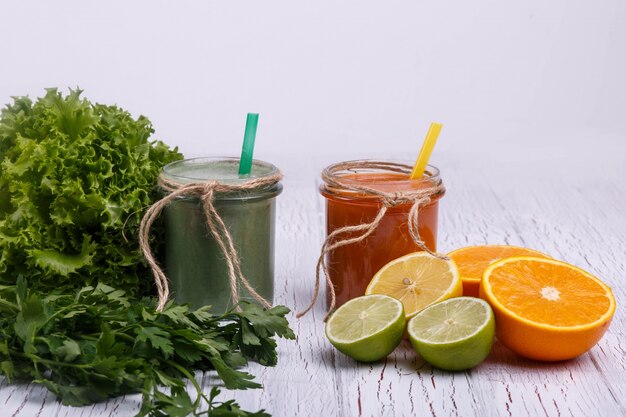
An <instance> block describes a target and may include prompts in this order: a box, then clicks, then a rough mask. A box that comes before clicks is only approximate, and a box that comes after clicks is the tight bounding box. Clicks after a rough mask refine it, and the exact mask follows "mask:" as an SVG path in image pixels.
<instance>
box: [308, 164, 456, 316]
mask: <svg viewBox="0 0 626 417" xmlns="http://www.w3.org/2000/svg"><path fill="white" fill-rule="evenodd" d="M350 170H361V171H362V170H379V171H388V172H389V171H390V172H397V173H402V174H406V175H407V177H408V175H409V174H410V173H411V166H409V165H404V164H399V163H395V162H379V161H348V162H342V163H339V164H335V165H332V166H330V167H329V168H328V169H326V170H324V171H323V172H322V180H324V182H325V184H326V187H328V188H331V189H336V190H338V191H353V192H356V193H359V194H360V195H365V196H374V197H378V198H379V199H380V209H379V210H378V213H377V214H376V216H375V217H374V219H373V220H372V221H371V222H365V223H362V224H358V225H354V226H344V227H341V228H339V229H335V230H334V231H333V232H332V233H330V234H329V235H328V236H327V237H326V240H324V244H323V245H322V249H321V252H320V256H319V258H318V259H317V266H316V272H315V289H314V291H313V297H312V299H311V302H310V304H309V305H308V306H307V307H306V308H305V309H304V310H303V311H301V312H299V313H298V314H297V316H296V317H298V318H300V317H302V316H304V315H305V314H307V313H308V312H309V311H310V310H311V309H312V308H313V306H314V305H315V302H316V301H317V297H318V295H319V290H320V276H321V275H322V274H324V276H325V277H326V284H327V288H328V290H329V291H330V306H329V308H328V311H329V314H330V313H332V311H333V310H334V309H335V304H336V294H335V287H334V285H333V283H332V281H331V280H330V274H329V271H328V265H327V264H326V255H328V254H329V253H330V252H332V251H333V250H335V249H337V248H340V247H342V246H346V245H351V244H353V243H357V242H361V241H363V240H364V239H365V238H367V237H368V236H369V235H371V234H372V233H373V232H374V231H375V230H376V228H377V227H378V225H379V224H380V222H381V220H382V219H383V217H384V216H385V214H386V213H387V210H388V209H389V207H395V206H398V205H401V204H407V203H412V204H413V205H412V206H411V209H410V210H409V214H408V229H409V234H410V236H411V239H412V240H413V241H414V242H415V244H416V245H417V246H418V247H419V248H420V249H422V250H424V251H426V252H428V253H429V254H431V255H432V256H435V257H437V258H441V259H448V258H447V257H445V256H443V255H440V254H438V253H435V252H433V251H431V250H430V249H429V248H428V247H427V246H426V244H425V243H424V241H423V240H422V239H421V237H420V234H419V229H418V220H419V209H420V207H422V206H424V205H427V204H428V203H430V201H431V197H433V196H435V195H439V194H441V193H443V192H444V191H445V187H444V186H443V184H442V183H441V182H439V183H434V184H433V185H432V186H429V187H424V188H416V189H415V190H407V191H401V192H392V193H390V192H385V191H381V190H377V189H375V188H371V187H367V186H364V185H359V184H355V183H347V182H346V181H342V180H341V175H340V174H338V173H339V172H341V171H350ZM353 234H357V235H356V236H353V237H349V236H351V235H353ZM326 318H328V315H327V316H326Z"/></svg>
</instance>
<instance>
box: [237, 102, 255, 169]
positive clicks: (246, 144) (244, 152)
mask: <svg viewBox="0 0 626 417" xmlns="http://www.w3.org/2000/svg"><path fill="white" fill-rule="evenodd" d="M258 123H259V114H258V113H248V118H247V119H246V132H245V133H244V135H243V147H242V148H241V159H240V160H239V175H250V171H252V154H253V153H254V139H255V138H256V127H257V124H258Z"/></svg>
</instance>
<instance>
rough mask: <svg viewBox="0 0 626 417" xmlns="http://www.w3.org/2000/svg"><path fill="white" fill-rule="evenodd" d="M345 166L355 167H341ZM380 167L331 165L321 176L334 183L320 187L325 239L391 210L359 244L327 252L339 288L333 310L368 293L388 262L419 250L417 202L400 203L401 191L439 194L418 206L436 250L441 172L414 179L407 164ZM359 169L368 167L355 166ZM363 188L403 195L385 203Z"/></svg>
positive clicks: (422, 227)
mask: <svg viewBox="0 0 626 417" xmlns="http://www.w3.org/2000/svg"><path fill="white" fill-rule="evenodd" d="M360 163H363V164H360ZM346 164H349V165H351V166H352V167H351V168H348V169H338V167H339V166H345V165H346ZM377 164H379V163H376V162H373V163H370V161H367V160H363V161H348V162H342V163H338V164H333V165H330V166H328V167H326V168H325V169H324V171H323V172H322V178H323V179H325V178H328V177H329V175H332V177H333V178H334V179H335V180H334V181H332V183H329V182H330V181H328V180H324V183H323V184H322V185H321V186H320V192H321V194H322V195H323V196H324V197H325V199H326V232H327V235H330V234H331V233H332V232H334V231H336V230H338V229H340V228H343V227H346V226H356V225H360V224H364V223H369V222H372V221H373V220H374V218H375V217H376V216H377V215H378V213H379V211H380V209H381V207H382V206H383V205H386V206H387V211H386V212H385V214H384V216H383V217H382V219H381V220H380V223H378V225H377V227H376V228H375V230H374V231H373V232H372V233H371V234H369V235H368V236H367V237H365V238H364V239H363V240H361V241H358V242H355V243H351V244H347V245H344V246H340V247H336V248H335V249H333V250H331V251H330V252H328V254H327V256H326V265H327V274H328V276H329V278H330V281H331V282H332V285H333V287H334V289H335V296H336V304H335V308H336V307H339V306H340V305H341V304H343V303H345V302H346V301H348V300H350V299H352V298H354V297H358V296H361V295H363V294H365V289H366V288H367V285H368V284H369V282H370V280H371V279H372V277H373V276H374V274H375V273H376V272H377V271H378V270H379V269H380V268H381V267H383V266H384V265H385V264H387V263H388V262H389V261H391V260H393V259H396V258H398V257H400V256H403V255H406V254H407V253H411V252H416V251H419V250H421V249H420V248H419V246H418V245H417V244H416V243H415V242H414V240H413V239H412V238H411V235H410V232H409V227H408V217H409V211H410V210H411V208H412V207H413V204H414V202H411V201H402V200H401V196H402V194H403V193H411V192H413V193H415V192H417V191H419V190H422V189H424V190H425V189H429V190H430V189H435V190H436V192H434V193H432V194H430V195H429V196H428V197H429V198H428V199H427V200H426V201H425V202H424V203H423V204H420V205H419V211H418V221H417V225H418V227H417V228H418V231H419V237H420V239H421V240H422V242H423V243H424V245H425V246H426V247H427V248H428V249H430V250H431V251H436V249H437V219H438V209H439V199H441V197H443V195H444V194H445V189H444V188H443V184H442V181H441V178H440V177H439V170H438V169H437V168H435V167H434V166H430V165H429V166H428V167H427V169H426V172H425V174H424V176H423V177H422V178H421V179H417V180H411V179H410V178H409V174H410V172H411V168H412V167H411V165H409V164H401V163H391V162H389V163H380V166H377ZM387 164H388V166H387ZM358 166H363V167H364V168H355V167H358ZM372 166H374V167H372ZM338 184H341V185H338ZM342 185H345V187H344V186H342ZM359 187H366V188H367V189H373V190H376V191H379V192H381V193H384V194H385V195H387V196H394V195H396V196H400V201H398V202H397V203H395V204H394V203H392V204H389V203H386V202H385V201H384V198H383V197H381V196H380V195H374V194H371V193H368V192H362V191H359V190H358V188H359ZM354 236H355V234H354V233H348V234H347V235H346V238H350V237H354ZM330 297H331V296H330V291H328V289H327V291H326V301H327V306H328V308H330V305H331V302H330Z"/></svg>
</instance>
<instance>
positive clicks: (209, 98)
mask: <svg viewBox="0 0 626 417" xmlns="http://www.w3.org/2000/svg"><path fill="white" fill-rule="evenodd" d="M51 86H58V87H61V88H63V89H66V88H67V87H72V86H80V87H81V88H83V89H84V90H85V96H86V97H88V98H90V99H92V100H95V101H100V102H105V103H117V104H119V105H120V106H122V107H124V108H127V109H129V110H131V111H132V112H133V113H134V114H139V113H142V114H145V115H147V116H148V117H149V118H150V119H151V120H152V121H153V123H154V125H155V127H156V128H157V136H158V137H159V138H161V139H163V140H165V141H166V142H168V143H170V144H174V145H178V146H179V147H180V148H181V150H182V151H183V152H184V153H185V154H187V155H188V156H196V155H207V154H222V155H223V154H233V155H237V154H238V153H239V151H240V146H241V139H242V136H243V127H244V122H245V114H246V112H248V111H254V112H259V113H261V119H260V125H259V136H258V142H257V154H256V155H257V156H258V157H261V158H263V157H265V158H268V159H270V158H271V159H274V161H275V162H277V163H278V164H280V162H281V158H297V157H300V155H301V157H302V158H306V157H307V155H310V154H311V153H317V154H324V155H328V156H329V159H337V158H338V156H339V155H342V156H343V155H347V156H353V157H358V156H363V155H369V156H372V155H376V154H382V153H385V154H389V153H393V154H400V155H406V157H407V158H408V159H412V158H414V155H415V154H416V153H417V148H418V146H419V145H418V142H420V141H421V140H422V138H423V136H424V134H425V132H426V129H427V126H428V123H429V122H430V121H441V122H443V123H444V131H443V133H442V137H441V139H440V144H439V145H438V149H437V152H438V154H439V155H440V156H442V155H443V156H445V155H446V154H455V153H456V154H458V155H468V158H476V157H477V155H478V154H488V155H490V158H495V159H497V158H499V155H500V156H502V157H503V158H504V157H506V158H513V159H518V160H519V161H521V162H523V161H524V160H527V159H528V160H532V159H542V160H550V159H551V158H555V160H557V161H558V160H559V159H560V160H563V159H567V158H577V159H589V160H590V161H593V162H594V163H598V162H602V161H605V160H612V161H617V162H620V163H615V164H613V165H611V167H613V168H611V169H613V173H615V171H614V170H615V169H620V168H619V167H620V166H622V165H624V164H622V163H621V162H626V157H625V156H624V155H626V144H625V141H626V2H625V1H623V0H598V1H583V0H569V1H566V0H550V1H545V0H532V1H524V2H511V1H495V0H473V1H456V2H455V1H428V2H426V1H423V0H421V1H416V0H387V1H372V0H346V1H336V0H335V1H330V0H315V1H306V2H304V1H294V0H281V1H258V0H249V1H233V0H221V1H209V0H204V1H156V0H145V1H143V0H142V1H129V0H106V1H101V2H89V1H84V0H77V1H24V0H20V1H6V0H2V2H1V3H0V103H7V102H8V101H9V100H10V96H12V95H25V94H28V95H31V96H38V95H41V94H43V88H45V87H51ZM505 153H506V154H507V155H504V154H505ZM333 156H337V157H335V158H333ZM434 158H435V159H436V158H437V157H436V156H435V157H434ZM460 159H462V158H460ZM621 173H626V171H625V170H624V169H622V170H621V171H620V174H621Z"/></svg>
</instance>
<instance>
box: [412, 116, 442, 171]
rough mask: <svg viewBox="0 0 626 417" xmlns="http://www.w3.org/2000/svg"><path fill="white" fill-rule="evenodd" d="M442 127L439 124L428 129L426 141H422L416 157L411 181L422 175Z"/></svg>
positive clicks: (432, 124)
mask: <svg viewBox="0 0 626 417" xmlns="http://www.w3.org/2000/svg"><path fill="white" fill-rule="evenodd" d="M442 127H443V125H442V124H441V123H431V124H430V128H429V129H428V133H427V134H426V139H424V143H423V144H422V149H421V150H420V154H419V156H418V157H417V161H415V166H414V167H413V172H411V179H412V180H417V179H420V178H422V176H423V175H424V171H425V170H426V165H427V164H428V160H429V159H430V154H431V153H433V149H434V148H435V143H437V138H438V137H439V132H441V128H442Z"/></svg>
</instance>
